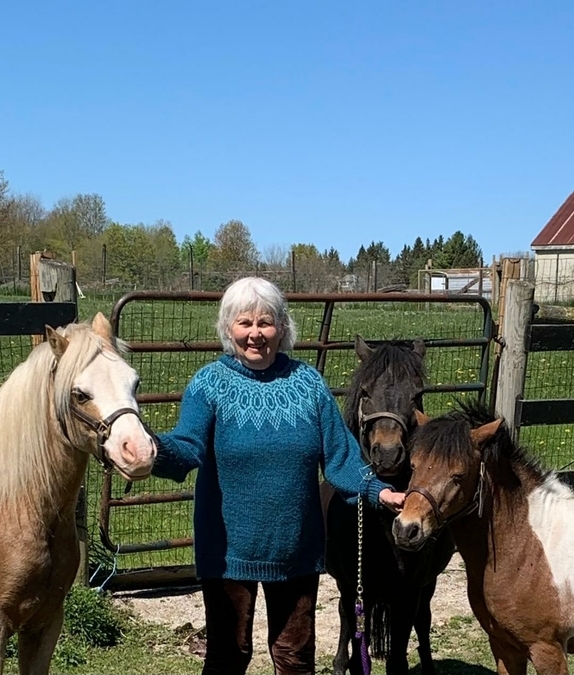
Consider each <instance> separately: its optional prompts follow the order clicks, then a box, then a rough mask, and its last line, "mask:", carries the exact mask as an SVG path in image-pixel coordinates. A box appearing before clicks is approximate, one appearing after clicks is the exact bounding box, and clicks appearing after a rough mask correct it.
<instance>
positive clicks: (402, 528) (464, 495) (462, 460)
mask: <svg viewBox="0 0 574 675" xmlns="http://www.w3.org/2000/svg"><path fill="white" fill-rule="evenodd" d="M477 412H478V414H479V415H480V414H482V418H483V420H482V421H483V422H484V423H482V424H479V425H478V426H476V422H477ZM417 418H418V428H417V430H416V432H415V434H414V435H413V438H412V442H411V446H410V461H411V469H412V475H411V480H410V483H409V487H408V490H407V497H406V500H405V504H404V507H403V510H402V512H401V513H400V514H399V516H398V517H397V518H396V519H395V521H394V523H393V534H394V537H395V541H396V543H397V545H398V546H399V547H401V548H404V549H407V550H418V549H419V548H421V547H422V546H423V545H424V544H425V543H426V541H427V540H428V539H429V537H430V536H431V535H433V534H435V533H436V532H437V530H439V529H441V528H442V527H444V526H445V525H447V524H449V523H451V522H454V521H455V520H458V519H459V518H462V517H464V516H466V515H469V514H470V513H472V512H474V511H475V510H476V511H478V512H479V513H480V512H481V510H482V504H483V499H484V491H485V480H486V478H485V466H486V464H487V463H488V464H489V465H491V464H493V463H494V462H496V461H498V459H499V456H500V450H501V448H502V449H504V450H506V449H508V448H511V452H512V442H511V439H510V436H509V434H508V431H507V430H506V428H505V427H502V428H501V423H502V420H501V419H494V418H492V417H489V416H488V415H487V414H486V411H484V409H481V408H473V407H471V406H469V407H467V408H465V409H463V412H460V413H459V412H456V413H451V414H448V415H444V416H443V417H438V418H436V419H430V418H429V417H427V416H426V415H424V414H423V413H419V412H417ZM473 423H474V424H473ZM499 428H500V434H497V432H498V431H499ZM500 435H502V436H503V438H502V439H500V438H498V437H499V436H500ZM499 446H500V447H499ZM516 452H517V451H516ZM507 459H510V453H507Z"/></svg>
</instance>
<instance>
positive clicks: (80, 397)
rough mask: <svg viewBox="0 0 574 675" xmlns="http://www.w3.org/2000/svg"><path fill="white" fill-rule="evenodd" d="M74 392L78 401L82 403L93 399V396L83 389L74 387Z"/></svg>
mask: <svg viewBox="0 0 574 675" xmlns="http://www.w3.org/2000/svg"><path fill="white" fill-rule="evenodd" d="M72 394H73V396H74V398H75V399H76V402H77V403H79V404H80V405H82V404H84V403H87V402H88V401H90V400H91V396H90V395H89V394H86V392H84V391H82V390H81V389H74V391H73V392H72Z"/></svg>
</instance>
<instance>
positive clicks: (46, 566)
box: [0, 314, 156, 675]
mask: <svg viewBox="0 0 574 675" xmlns="http://www.w3.org/2000/svg"><path fill="white" fill-rule="evenodd" d="M47 336H48V341H47V342H44V343H42V344H41V345H39V346H38V347H36V348H35V349H34V350H33V351H32V353H31V354H30V356H29V357H28V359H27V360H26V361H24V362H23V363H21V364H20V365H19V366H18V367H17V368H16V369H15V370H14V371H13V373H12V374H11V375H10V377H9V378H8V379H7V380H6V382H5V383H4V385H3V386H2V388H0V428H1V429H2V433H1V434H0V466H1V467H2V469H1V471H0V512H1V513H2V530H1V534H0V569H2V575H1V576H0V672H1V670H2V668H3V666H4V660H5V650H6V642H7V640H8V638H9V637H10V636H11V635H12V634H13V633H16V632H17V633H18V654H19V656H18V660H19V669H20V673H21V674H22V675H32V673H33V674H34V675H47V673H48V670H49V667H50V660H51V658H52V654H53V652H54V648H55V646H56V642H57V640H58V636H59V634H60V630H61V627H62V618H63V602H64V598H65V595H66V593H67V592H68V590H69V589H70V586H71V585H72V582H73V580H74V576H75V574H76V570H77V568H78V562H79V551H78V541H77V536H76V526H75V520H74V511H75V504H76V501H77V497H78V492H79V489H80V485H81V482H82V478H83V476H84V473H85V470H86V466H87V463H88V458H89V455H90V453H92V454H93V455H95V456H96V457H97V458H98V459H100V461H102V463H104V464H105V465H106V466H107V467H111V466H112V464H113V465H114V466H115V467H116V468H117V470H118V471H119V473H120V474H121V475H122V476H123V477H124V478H126V479H127V480H137V479H140V478H145V477H146V476H148V475H149V473H150V471H151V467H152V464H153V460H154V457H155V454H156V448H155V444H154V442H153V440H152V438H151V436H150V435H149V434H148V433H147V432H146V430H145V429H144V427H143V425H142V422H141V420H140V418H139V413H138V407H137V403H136V400H135V389H136V386H137V382H138V377H137V374H136V372H135V371H134V370H133V368H132V367H131V366H129V365H128V364H127V363H126V362H125V361H124V360H123V358H122V357H121V356H120V353H119V351H118V347H121V345H118V343H117V341H115V340H114V338H113V336H112V333H111V328H110V324H109V322H108V321H107V319H106V318H105V317H104V316H103V314H98V315H97V316H96V318H95V319H94V321H93V323H92V325H91V326H90V325H87V324H73V325H69V326H68V327H67V328H65V329H58V331H55V330H53V329H52V328H49V327H47Z"/></svg>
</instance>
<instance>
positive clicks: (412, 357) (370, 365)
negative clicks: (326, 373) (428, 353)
mask: <svg viewBox="0 0 574 675" xmlns="http://www.w3.org/2000/svg"><path fill="white" fill-rule="evenodd" d="M379 378H383V379H382V380H381V382H380V383H379V386H381V387H390V386H393V385H394V384H395V383H397V382H412V381H413V380H415V381H416V380H417V379H418V380H421V381H424V380H425V379H426V372H425V367H424V360H423V359H422V358H421V356H420V355H419V354H418V353H417V352H415V351H414V350H413V349H411V347H410V345H409V344H408V343H405V342H398V341H396V342H388V343H385V344H382V345H380V346H379V347H377V348H376V349H375V350H374V351H373V353H372V355H371V356H370V357H369V358H368V359H367V360H366V361H363V362H361V364H360V365H359V367H358V368H357V370H356V372H355V374H354V376H353V380H352V382H351V385H350V388H349V393H348V394H347V398H346V400H345V409H344V414H345V422H346V423H347V426H348V427H349V429H350V430H351V432H352V433H353V434H354V435H355V436H358V433H359V426H358V417H357V411H358V409H359V401H360V399H361V396H363V395H364V392H365V389H366V388H367V387H368V386H370V385H372V384H374V383H375V382H377V380H379Z"/></svg>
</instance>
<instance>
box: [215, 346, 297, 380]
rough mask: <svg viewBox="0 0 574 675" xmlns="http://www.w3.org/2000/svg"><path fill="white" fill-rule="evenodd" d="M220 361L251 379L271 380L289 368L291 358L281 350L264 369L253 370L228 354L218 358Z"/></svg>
mask: <svg viewBox="0 0 574 675" xmlns="http://www.w3.org/2000/svg"><path fill="white" fill-rule="evenodd" d="M219 360H220V361H221V363H223V365H224V366H227V368H231V370H235V371H236V372H237V373H240V374H241V375H244V376H245V377H250V378H251V379H253V380H273V379H274V378H276V377H277V376H279V375H282V374H283V373H285V372H286V371H287V370H288V369H289V364H290V361H291V359H290V358H289V357H288V356H287V354H284V353H283V352H278V354H277V356H276V357H275V361H273V363H272V364H271V365H270V366H269V367H268V368H265V369H264V370H253V369H252V368H247V366H244V365H243V364H242V363H241V361H240V360H239V359H236V358H235V357H234V356H230V355H229V354H224V355H223V356H222V357H221V358H220V359H219Z"/></svg>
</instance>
